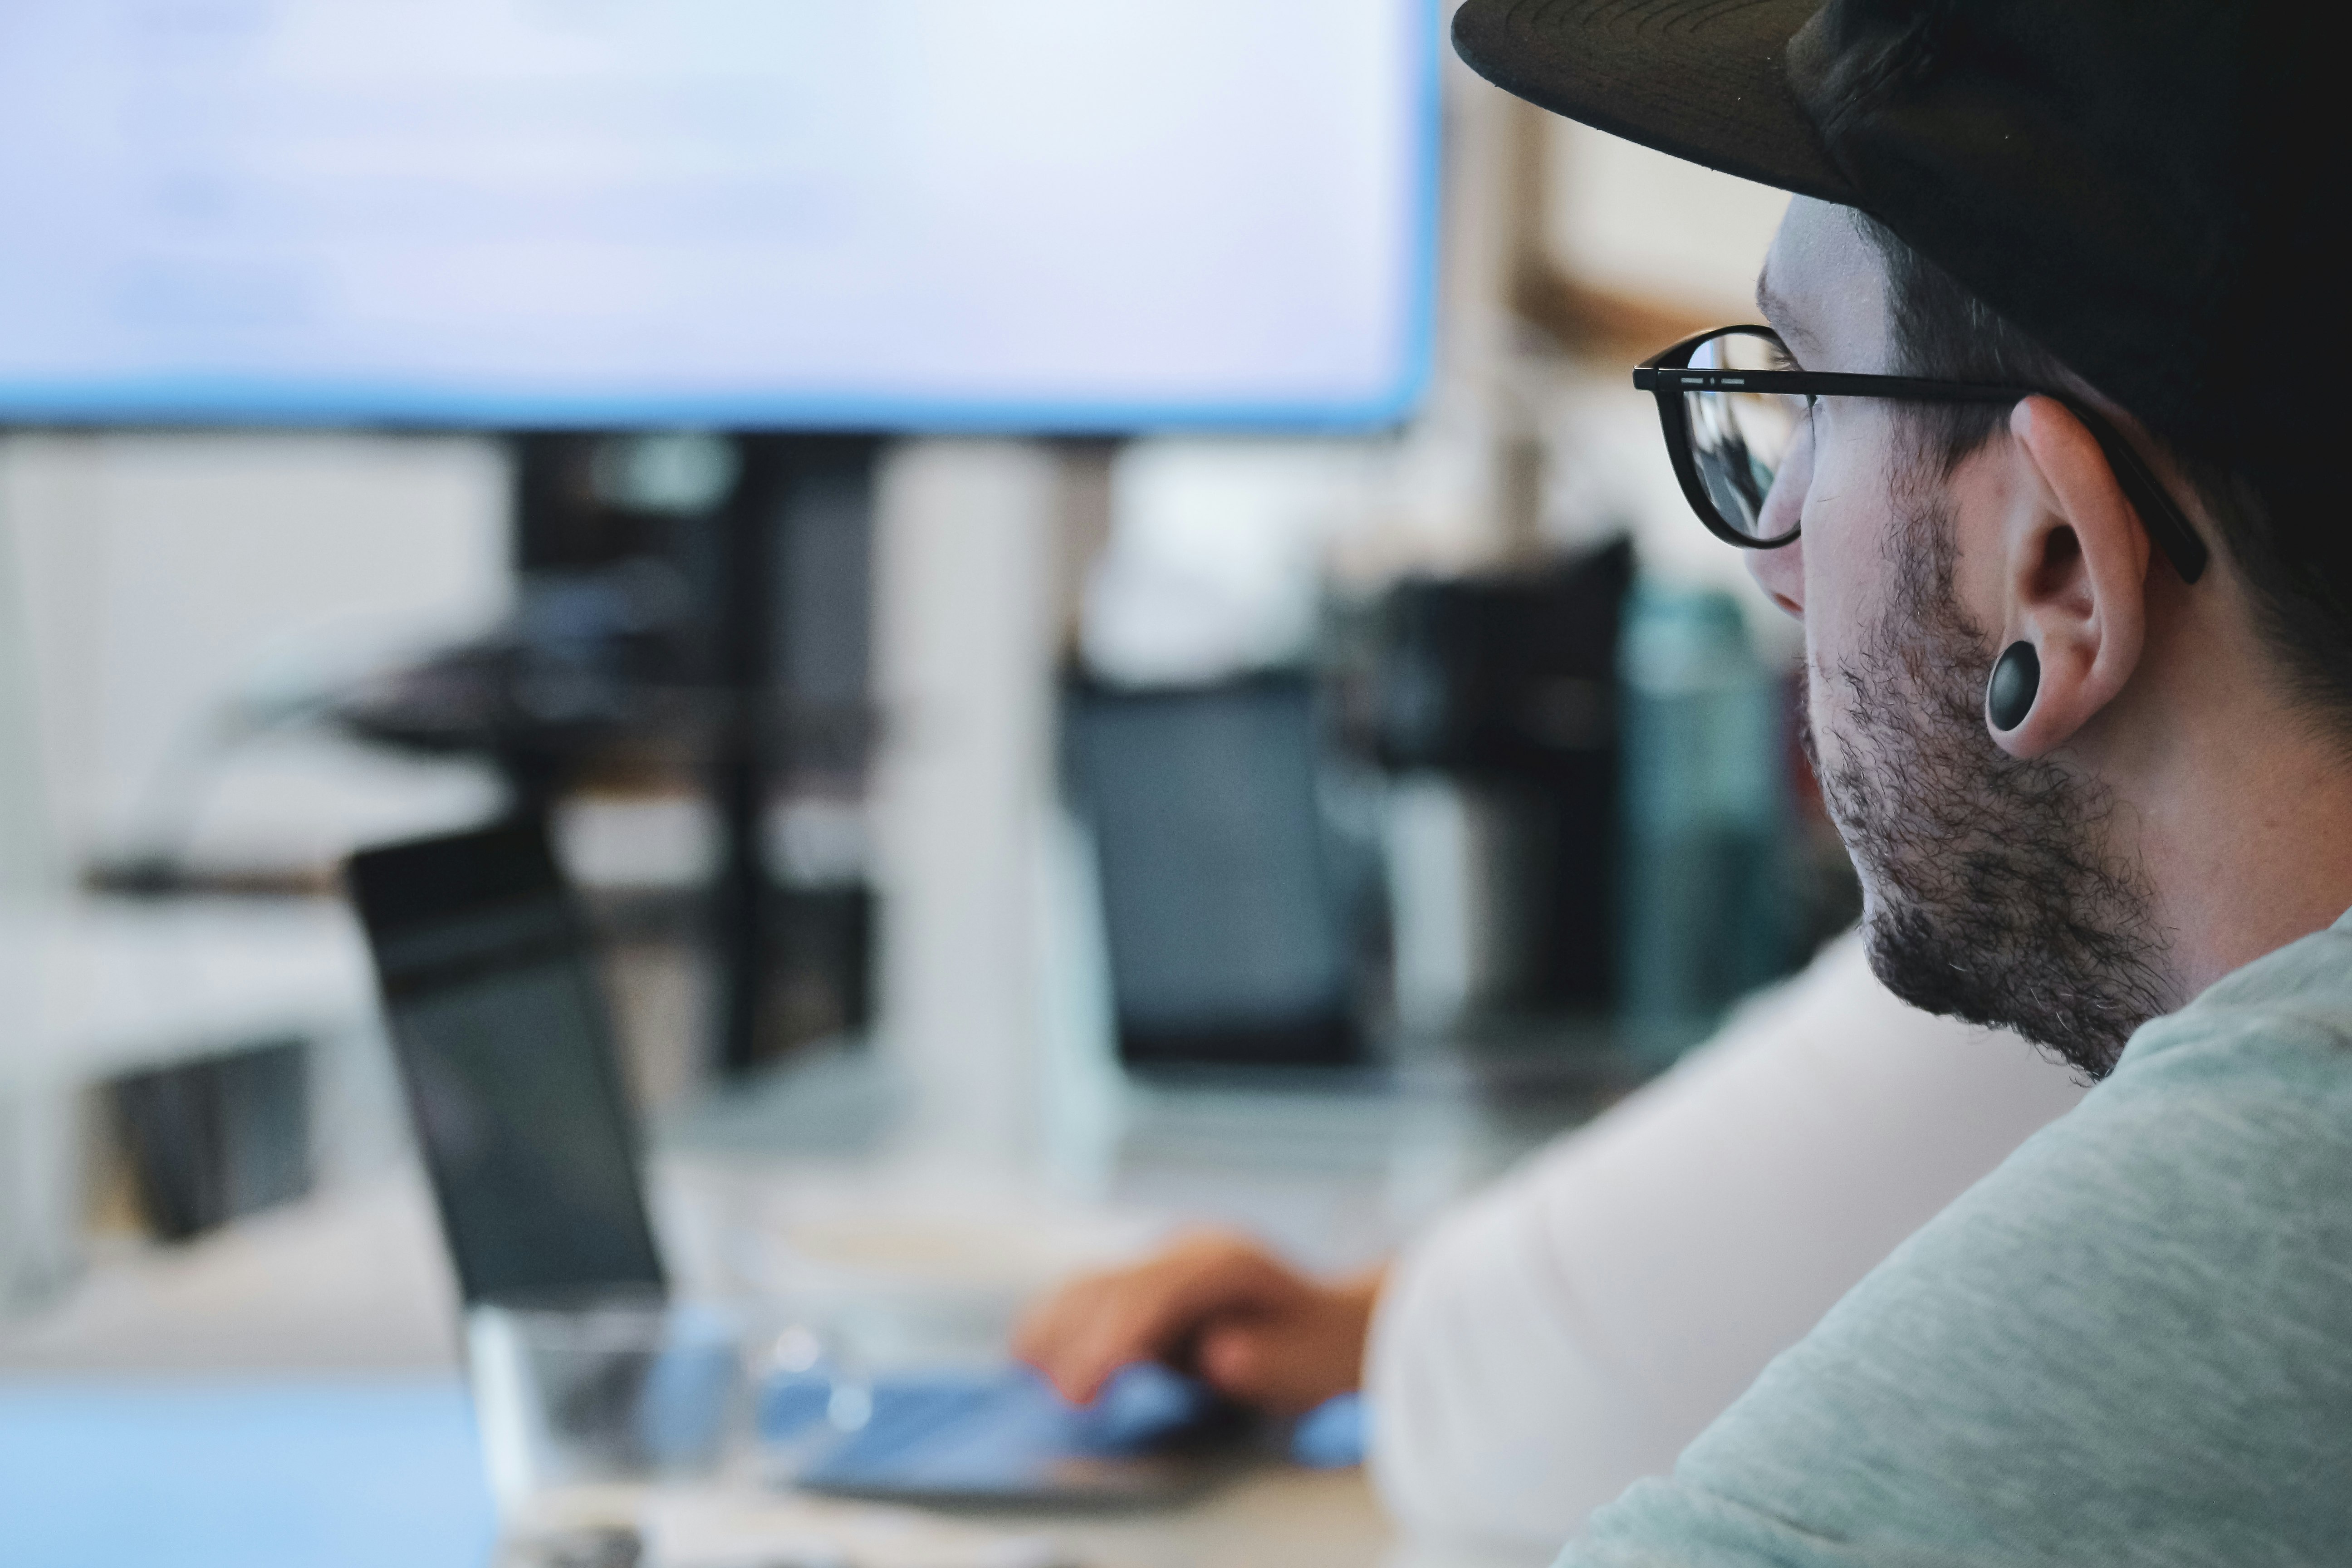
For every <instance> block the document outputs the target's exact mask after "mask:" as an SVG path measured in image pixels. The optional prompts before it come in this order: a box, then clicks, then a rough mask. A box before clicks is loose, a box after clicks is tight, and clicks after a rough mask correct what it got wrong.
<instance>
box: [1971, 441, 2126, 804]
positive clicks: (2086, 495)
mask: <svg viewBox="0 0 2352 1568" xmlns="http://www.w3.org/2000/svg"><path fill="white" fill-rule="evenodd" d="M2009 430H2010V435H2011V437H2013V438H2014V439H2015V443H2016V445H2015V448H2014V450H2015V454H2016V457H2017V458H2018V460H2019V461H2020V462H2021V463H2022V464H2023V465H2025V467H2026V468H2027V470H2028V471H2027V472H2026V473H2023V474H2021V475H2020V476H2019V478H2020V479H2022V480H2024V481H2025V482H2023V483H2021V484H2020V485H2018V486H2017V487H2016V488H2015V489H2013V490H2012V491H2011V509H2010V512H2009V515H2008V517H2007V518H2006V519H2005V520H2004V523H2003V529H2002V544H2003V548H2004V558H2003V561H2002V571H2001V580H2000V590H2001V595H2002V600H2003V603H2002V605H2001V609H2000V612H1999V614H2000V615H2001V616H2004V617H2005V623H2004V625H2003V629H2002V632H2001V638H2000V647H2001V649H2002V650H2003V651H2006V650H2007V649H2009V648H2010V647H2012V646H2013V645H2015V644H2017V643H2020V642H2024V643H2029V644H2031V645H2032V648H2033V651H2034V653H2035V654H2036V655H2037V656H2038V658H2039V662H2040V666H2041V669H2040V680H2039V683H2038V686H2036V687H2035V688H2034V689H2032V705H2031V706H2030V707H2028V708H2027V709H2026V710H2025V716H2024V717H2023V718H2022V719H2021V720H2018V721H2016V723H2015V726H2014V727H2013V728H2011V729H2007V730H2002V729H1999V728H1995V727H1994V722H1993V720H1992V719H1991V718H1990V717H1988V719H1987V721H1986V727H1987V728H1988V729H1989V730H1990V731H1991V733H1992V738H1993V742H1994V743H1995V744H1997V745H1999V746H2000V749H2001V750H2002V751H2005V752H2009V753H2010V754H2011V756H2016V757H2038V756H2041V755H2042V754H2043V753H2044V752H2050V751H2052V750H2054V749H2055V748H2057V747H2059V746H2063V745H2064V744H2065V743H2066V742H2067V741H2069V740H2070V739H2072V738H2073V737H2074V733H2075V732H2076V731H2079V730H2080V729H2082V727H2083V726H2084V724H2086V723H2088V722H2089V721H2091V720H2092V718H2093V717H2095V715H2096V714H2097V713H2098V712H2099V710H2101V709H2103V708H2105V706H2106V705H2107V704H2108V703H2109V702H2112V701H2113V700H2115V699H2116V696H2117V695H2118V694H2119V693H2120V692H2121V691H2122V690H2123V689H2124V687H2125V685H2126V683H2127V682H2128V681H2129V680H2130V679H2131V678H2132V673H2133V671H2134V670H2136V669H2137V668H2138V667H2139V657H2140V649H2141V647H2142V646H2143V644H2144V643H2145V641H2146V638H2147V569H2148V552H2149V545H2148V538H2147V530H2146V529H2144V528H2143V527H2141V526H2140V521H2139V517H2138V514H2137V513H2136V512H2135V511H2133V510H2132V506H2131V502H2130V501H2129V500H2127V499H2126V497H2125V495H2124V492H2123V487H2122V486H2121V485H2119V484H2117V483H2116V476H2115V471H2114V470H2113V469H2112V468H2109V467H2108V466H2107V458H2106V454H2105V452H2103V451H2102V450H2100V447H2099V443H2098V438H2097V437H2095V436H2093V435H2092V434H2091V432H2090V431H2089V429H2088V428H2086V427H2085V426H2084V424H2083V422H2082V421H2081V420H2079V419H2077V418H2075V417H2074V415H2073V414H2071V413H2069V412H2068V411H2067V409H2066V406H2065V405H2063V404H2062V403H2060V402H2058V401H2057V400H2056V399H2054V398H2049V397H2029V398H2027V399H2025V400H2024V401H2023V402H2021V403H2020V404H2019V405H2017V407H2016V408H2015V409H2014V410H2013V411H2012V412H2011V415H2010V418H2009Z"/></svg>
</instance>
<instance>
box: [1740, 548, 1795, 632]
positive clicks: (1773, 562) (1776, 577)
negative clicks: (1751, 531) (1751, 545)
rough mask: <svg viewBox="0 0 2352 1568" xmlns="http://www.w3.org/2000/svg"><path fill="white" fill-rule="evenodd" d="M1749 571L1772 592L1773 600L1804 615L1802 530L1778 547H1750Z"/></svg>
mask: <svg viewBox="0 0 2352 1568" xmlns="http://www.w3.org/2000/svg"><path fill="white" fill-rule="evenodd" d="M1746 554H1747V556H1748V575H1749V576H1751V577H1753V578H1755V579H1756V585H1757V586H1758V587H1759V588H1761V589H1763V590H1764V592H1765V593H1766V594H1768V595H1770V596H1771V600H1772V602H1773V603H1774V604H1776V605H1780V607H1781V608H1782V609H1784V610H1786V611H1788V612H1789V613H1790V615H1792V616H1796V617H1797V618H1798V619H1799V620H1803V619H1804V618H1805V540H1804V536H1803V535H1802V534H1800V535H1798V536H1797V537H1796V538H1794V539H1792V540H1790V541H1789V542H1788V543H1786V544H1783V545H1782V546H1780V549H1778V550H1750V551H1748V552H1746Z"/></svg>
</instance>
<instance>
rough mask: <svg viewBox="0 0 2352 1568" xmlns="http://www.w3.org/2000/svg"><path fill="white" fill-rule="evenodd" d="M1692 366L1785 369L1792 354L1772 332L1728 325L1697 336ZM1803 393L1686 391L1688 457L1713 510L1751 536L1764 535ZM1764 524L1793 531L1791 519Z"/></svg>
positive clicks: (1798, 423)
mask: <svg viewBox="0 0 2352 1568" xmlns="http://www.w3.org/2000/svg"><path fill="white" fill-rule="evenodd" d="M1690 366H1691V368H1692V369H1693V370H1731V371H1741V370H1751V371H1767V370H1787V369H1788V368H1789V361H1788V357H1787V354H1786V353H1785V352H1784V351H1783V350H1782V349H1781V347H1780V344H1779V343H1777V342H1774V341H1773V340H1772V339H1770V338H1768V337H1764V336H1762V335H1760V334H1758V333H1752V332H1727V333H1726V334H1724V335H1723V336H1722V337H1719V338H1710V339H1708V340H1707V341H1706V342H1704V343H1701V344H1700V345H1699V346H1698V348H1697V350H1696V352H1695V353H1693V354H1692V355H1691V360H1690ZM1805 401H1806V400H1805V399H1804V398H1803V397H1801V396H1800V395H1794V394H1790V393H1773V392H1686V393H1685V394H1683V410H1684V413H1685V416H1686V423H1687V424H1688V426H1689V429H1690V447H1691V459H1692V462H1693V463H1694V464H1695V465H1696V468H1697V470H1698V477H1699V481H1700V483H1702V484H1704V485H1705V486H1706V493H1707V495H1708V496H1709V497H1711V498H1712V499H1713V500H1714V501H1715V508H1716V510H1717V512H1718V513H1720V514H1721V516H1722V518H1723V521H1725V522H1726V523H1727V524H1728V525H1730V527H1731V529H1732V530H1733V531H1735V532H1737V533H1738V534H1740V535H1742V536H1743V537H1746V538H1748V539H1757V540H1760V539H1763V538H1765V537H1767V533H1768V531H1767V529H1766V527H1765V524H1764V521H1763V520H1764V502H1765V500H1766V498H1767V497H1769V495H1770V494H1771V493H1772V480H1773V479H1774V477H1775V476H1776V475H1778V474H1779V473H1780V465H1781V462H1782V460H1783V459H1785V458H1787V457H1788V455H1789V449H1790V447H1791V446H1792V445H1793V444H1794V443H1795V441H1796V438H1797V434H1798V432H1799V431H1800V430H1801V428H1802V427H1803V425H1804V418H1805ZM1795 532H1796V528H1795V526H1794V520H1793V519H1791V520H1790V522H1789V524H1788V525H1786V526H1783V525H1781V524H1780V522H1779V521H1777V520H1776V521H1775V523H1774V524H1773V526H1772V527H1771V528H1770V529H1769V533H1770V534H1772V535H1775V536H1780V537H1788V536H1793V535H1794V533H1795Z"/></svg>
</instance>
